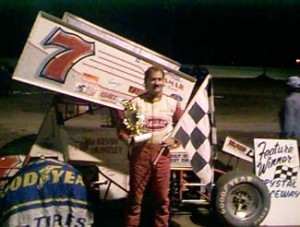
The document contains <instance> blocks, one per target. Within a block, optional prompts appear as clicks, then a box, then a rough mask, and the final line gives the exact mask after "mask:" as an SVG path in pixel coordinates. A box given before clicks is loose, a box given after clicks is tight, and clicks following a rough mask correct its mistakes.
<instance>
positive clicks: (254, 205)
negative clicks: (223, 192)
mask: <svg viewBox="0 0 300 227" xmlns="http://www.w3.org/2000/svg"><path fill="white" fill-rule="evenodd" d="M226 204H227V209H228V211H229V213H230V214H231V215H232V216H234V217H235V218H236V219H242V220H245V219H248V218H251V217H253V216H255V214H256V213H257V212H258V211H259V208H260V207H261V204H262V197H261V195H260V193H259V191H258V190H257V189H256V188H255V187H253V186H252V185H249V184H241V185H237V186H236V187H234V188H233V189H232V190H231V191H230V192H229V194H228V197H227V203H226Z"/></svg>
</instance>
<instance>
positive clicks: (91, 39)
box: [13, 12, 195, 109]
mask: <svg viewBox="0 0 300 227" xmlns="http://www.w3.org/2000/svg"><path fill="white" fill-rule="evenodd" d="M153 64H159V63H156V62H154V61H153V60H151V59H147V58H145V57H143V56H140V55H138V54H137V53H135V52H131V51H129V50H127V49H124V48H121V47H120V46H117V45H115V44H114V43H111V42H109V41H107V40H104V39H102V38H100V37H95V36H94V35H91V34H90V33H86V32H84V31H82V30H80V29H78V28H75V27H74V26H71V25H70V24H68V23H66V22H64V21H62V20H60V19H59V18H56V17H53V16H51V15H49V14H46V13H44V12H40V13H39V14H38V16H37V18H36V21H35V23H34V26H33V28H32V30H31V33H30V35H29V37H28V39H27V42H26V45H25V47H24V49H23V52H22V54H21V56H20V58H19V61H18V64H17V66H16V69H15V72H14V74H13V79H15V80H18V81H21V82H25V83H28V84H32V85H35V86H39V87H42V88H46V89H49V90H52V91H55V92H58V93H63V94H67V95H70V96H73V97H77V98H80V99H84V100H87V101H91V102H95V103H99V104H102V105H106V106H109V107H113V108H118V109H123V106H122V104H121V103H122V101H123V100H128V99H131V98H132V97H134V96H136V95H137V94H140V93H142V92H143V90H144V71H145V70H146V69H147V68H148V67H149V66H151V65H153ZM163 67H164V68H165V70H166V79H165V85H166V86H165V89H164V92H165V93H166V94H167V95H170V96H172V97H174V98H176V99H177V100H180V101H181V103H182V107H183V108H184V107H185V106H186V104H187V102H188V99H189V97H190V95H191V93H192V90H193V87H194V85H195V79H194V78H193V77H190V76H188V75H186V74H184V73H181V72H179V71H175V70H173V69H170V68H167V67H165V66H163Z"/></svg>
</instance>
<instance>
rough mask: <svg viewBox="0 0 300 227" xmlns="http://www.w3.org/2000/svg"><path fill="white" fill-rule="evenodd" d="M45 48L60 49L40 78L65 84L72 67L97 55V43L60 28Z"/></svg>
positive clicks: (51, 58)
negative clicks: (84, 59)
mask: <svg viewBox="0 0 300 227" xmlns="http://www.w3.org/2000/svg"><path fill="white" fill-rule="evenodd" d="M44 45H45V46H50V45H54V46H58V47H60V48H59V50H58V51H56V52H55V53H54V54H53V55H51V56H50V58H49V60H48V61H47V62H46V63H45V65H44V67H43V69H42V71H41V74H40V76H41V77H45V78H48V79H50V80H55V81H57V82H60V83H64V82H65V80H66V76H67V74H68V72H69V71H70V69H71V68H72V66H73V65H74V64H76V63H77V62H79V61H80V60H81V59H83V58H85V57H88V56H91V55H94V54H95V43H94V42H87V41H85V40H84V39H82V38H81V37H79V36H78V35H75V34H72V33H67V32H65V31H63V30H62V29H61V28H58V29H57V30H56V31H55V32H54V33H53V34H52V35H51V36H50V37H49V38H48V39H47V40H46V41H45V42H44Z"/></svg>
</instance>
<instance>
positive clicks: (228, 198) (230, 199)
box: [214, 171, 270, 227]
mask: <svg viewBox="0 0 300 227" xmlns="http://www.w3.org/2000/svg"><path fill="white" fill-rule="evenodd" d="M215 193H216V194H215V201H214V208H215V212H216V213H217V214H218V216H219V217H220V219H221V221H223V222H225V223H226V224H227V225H229V226H239V227H246V226H258V225H259V224H260V223H261V222H262V221H263V220H264V219H265V217H266V216H267V214H268V212H269V209H270V194H269V190H268V188H267V187H266V185H265V184H264V183H263V182H262V180H261V179H259V178H258V177H257V176H256V175H254V174H252V173H248V172H244V171H232V172H229V173H228V174H226V175H223V176H222V177H220V178H219V180H218V181H217V183H216V191H215Z"/></svg>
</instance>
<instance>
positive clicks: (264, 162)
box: [254, 139, 300, 226]
mask: <svg viewBox="0 0 300 227" xmlns="http://www.w3.org/2000/svg"><path fill="white" fill-rule="evenodd" d="M254 146H255V172H256V175H257V176H258V177H260V178H261V179H262V180H263V181H264V183H265V184H266V185H267V187H268V189H269V191H270V195H271V208H270V211H269V213H268V216H267V217H266V219H265V220H264V221H263V223H262V225H272V226H273V225H276V226H278V225H282V226H287V225H288V226H293V225H295V226H299V225H300V216H299V206H300V179H299V155H298V148H297V147H298V146H297V141H296V140H283V139H254Z"/></svg>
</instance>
